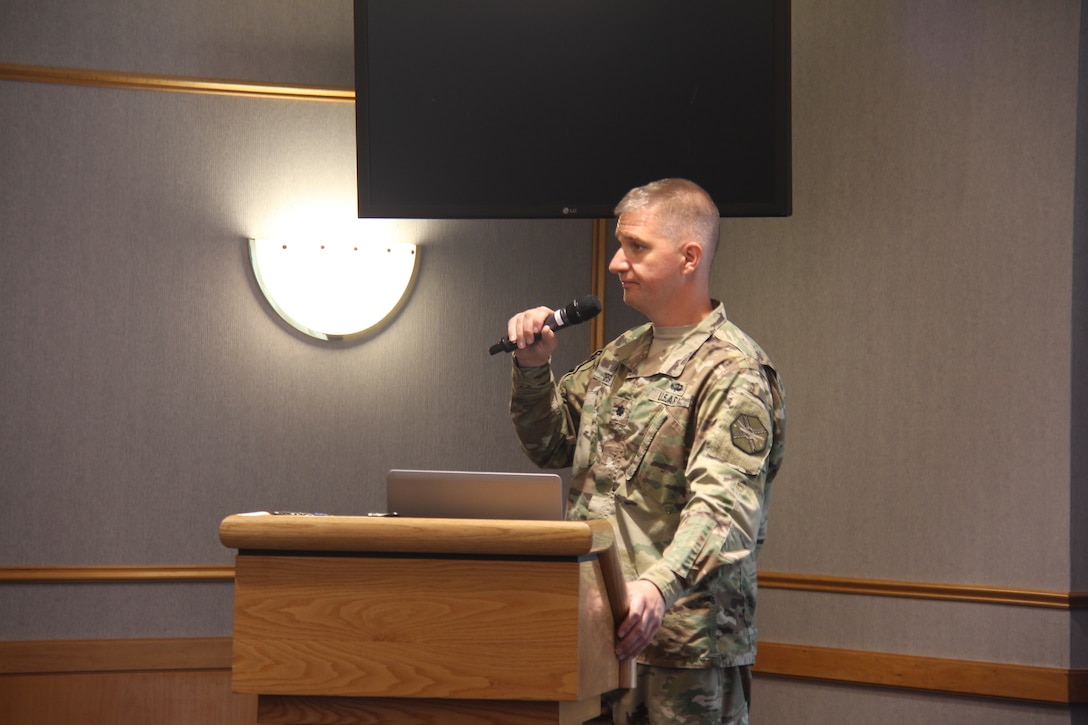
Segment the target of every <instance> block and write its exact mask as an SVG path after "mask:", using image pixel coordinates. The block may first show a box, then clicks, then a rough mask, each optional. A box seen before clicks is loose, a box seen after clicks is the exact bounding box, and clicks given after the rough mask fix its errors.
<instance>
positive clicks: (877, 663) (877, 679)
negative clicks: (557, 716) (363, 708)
mask: <svg viewBox="0 0 1088 725" xmlns="http://www.w3.org/2000/svg"><path fill="white" fill-rule="evenodd" d="M230 667H231V640H230V638H229V637H203V638H191V639H117V640H74V641H34V642H0V675H24V674H39V675H42V674H72V673H102V672H148V671H159V672H161V671H179V670H229V669H230ZM755 673H756V675H757V676H759V677H788V678H794V679H800V680H810V681H824V682H836V683H839V684H844V685H866V686H880V687H891V688H902V689H910V690H918V691H923V692H932V693H941V694H955V695H970V696H974V697H984V698H993V699H1002V700H1020V701H1029V702H1042V703H1049V704H1054V705H1082V704H1085V703H1088V670H1067V669H1061V668H1053V667H1033V666H1028V665H1018V664H1006V663H999V662H977V661H970V660H955V659H943V658H938V657H917V656H914V655H904V654H894V653H887V652H867V651H861V650H846V649H835V648H830V647H810V646H808V645H797V644H783V643H778V642H761V643H760V645H759V657H758V661H757V662H756V666H755Z"/></svg>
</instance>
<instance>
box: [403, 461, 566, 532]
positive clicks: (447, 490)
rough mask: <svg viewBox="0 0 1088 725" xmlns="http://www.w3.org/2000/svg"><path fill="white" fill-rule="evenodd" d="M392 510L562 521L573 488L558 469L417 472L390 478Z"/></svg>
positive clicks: (423, 514) (417, 514) (432, 515)
mask: <svg viewBox="0 0 1088 725" xmlns="http://www.w3.org/2000/svg"><path fill="white" fill-rule="evenodd" d="M386 493H387V506H388V510H389V513H390V514H395V515H397V516H412V517H420V518H455V519H529V520H536V521H562V520H563V519H564V518H565V516H566V500H567V492H566V486H565V484H564V483H563V479H562V478H560V477H559V475H558V474H555V473H494V472H475V471H414V470H406V469H393V470H392V471H390V472H389V474H388V475H387V476H386Z"/></svg>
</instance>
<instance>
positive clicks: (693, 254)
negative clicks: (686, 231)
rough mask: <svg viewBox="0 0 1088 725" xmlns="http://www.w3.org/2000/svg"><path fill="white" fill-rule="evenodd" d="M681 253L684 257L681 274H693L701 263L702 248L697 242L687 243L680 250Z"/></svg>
mask: <svg viewBox="0 0 1088 725" xmlns="http://www.w3.org/2000/svg"><path fill="white" fill-rule="evenodd" d="M680 251H681V253H682V254H683V255H684V263H683V268H682V269H683V272H684V274H694V273H695V270H697V269H699V265H700V264H702V261H703V247H702V245H700V244H698V243H697V242H687V243H685V244H684V246H683V247H681V248H680Z"/></svg>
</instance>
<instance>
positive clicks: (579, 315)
mask: <svg viewBox="0 0 1088 725" xmlns="http://www.w3.org/2000/svg"><path fill="white" fill-rule="evenodd" d="M563 312H564V313H565V315H564V316H565V317H566V318H567V323H568V324H574V323H577V322H584V321H586V320H588V319H589V318H591V317H596V316H597V315H599V314H600V312H601V301H600V300H599V299H597V297H596V295H586V296H585V297H579V298H578V299H576V300H574V301H573V302H571V303H570V304H569V305H567V307H566V309H565V310H563Z"/></svg>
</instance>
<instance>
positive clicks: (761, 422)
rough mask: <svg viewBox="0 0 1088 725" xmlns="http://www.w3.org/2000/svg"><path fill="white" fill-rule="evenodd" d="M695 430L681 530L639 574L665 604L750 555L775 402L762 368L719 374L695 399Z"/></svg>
mask: <svg viewBox="0 0 1088 725" xmlns="http://www.w3.org/2000/svg"><path fill="white" fill-rule="evenodd" d="M695 425H696V430H695V434H694V439H693V443H692V448H691V455H690V457H689V460H688V463H687V467H686V477H687V480H688V485H689V489H690V497H689V499H688V501H687V504H686V505H685V507H684V510H683V512H682V514H681V518H680V525H679V527H678V529H677V531H676V534H675V536H674V537H673V539H672V541H671V542H670V543H669V545H668V546H667V547H666V548H665V550H664V552H663V553H662V558H661V559H660V560H659V561H658V562H657V563H655V564H654V565H653V566H652V567H650V568H649V569H647V570H646V571H644V572H643V573H642V575H641V578H643V579H647V580H649V581H651V582H653V583H654V584H655V585H656V586H657V587H658V588H659V589H660V590H661V592H662V594H663V595H664V597H665V602H666V606H672V604H673V603H674V602H675V601H676V600H677V599H678V598H679V597H680V596H681V595H683V594H684V593H685V592H687V591H690V590H691V589H694V588H695V587H697V586H698V585H699V584H700V583H702V582H704V581H705V580H707V579H708V578H710V577H714V576H716V575H717V574H720V573H721V572H722V570H723V569H724V568H726V567H729V566H731V565H732V564H734V563H736V562H739V561H741V560H743V559H745V558H747V557H750V556H753V555H754V553H755V551H756V546H757V540H758V537H759V534H760V529H761V527H762V526H763V525H764V524H763V521H764V503H765V498H764V485H765V483H766V481H767V472H768V460H769V458H770V452H771V450H772V447H773V445H774V402H773V399H772V395H771V392H770V386H769V384H768V380H767V377H766V375H765V374H764V373H763V371H762V369H760V368H759V367H755V368H743V369H740V370H737V369H735V368H734V369H733V370H723V371H722V373H721V374H720V375H719V376H718V379H717V380H715V381H714V383H713V384H711V385H709V386H708V387H707V390H706V391H705V393H704V394H703V396H702V397H701V398H700V400H699V408H698V411H697V413H696V416H695Z"/></svg>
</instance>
